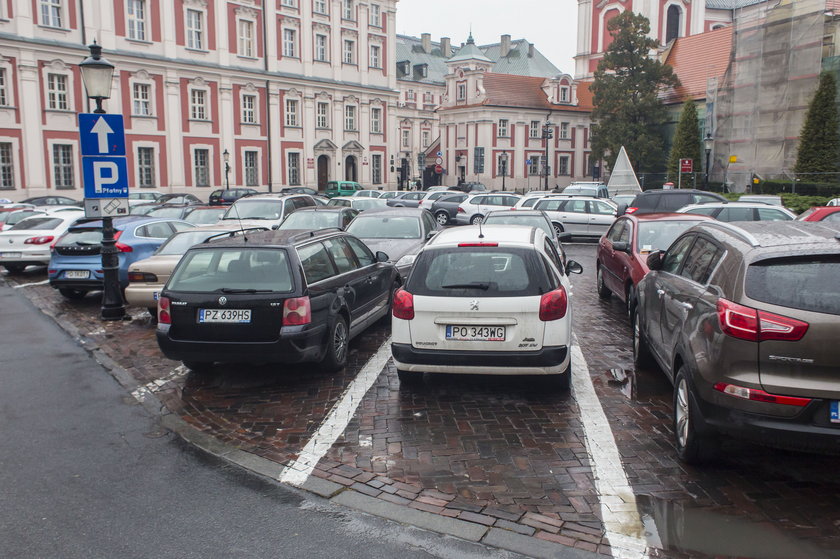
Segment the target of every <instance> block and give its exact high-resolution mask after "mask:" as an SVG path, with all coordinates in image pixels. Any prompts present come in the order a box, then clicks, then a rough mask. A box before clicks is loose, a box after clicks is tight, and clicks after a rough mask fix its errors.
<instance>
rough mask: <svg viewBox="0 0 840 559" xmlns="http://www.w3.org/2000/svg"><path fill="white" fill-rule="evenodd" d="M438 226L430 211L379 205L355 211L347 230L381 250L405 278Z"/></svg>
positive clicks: (372, 247) (375, 248)
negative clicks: (366, 209) (362, 210)
mask: <svg viewBox="0 0 840 559" xmlns="http://www.w3.org/2000/svg"><path fill="white" fill-rule="evenodd" d="M439 229H440V225H439V224H438V222H437V221H435V218H434V216H432V214H431V212H429V211H427V210H424V209H421V208H378V209H372V210H368V211H366V212H362V213H360V214H359V215H357V216H356V217H355V218H354V219H353V221H351V222H350V225H348V226H347V232H348V233H350V234H352V235H354V236H356V237H358V238H359V239H361V240H362V241H364V243H365V244H366V245H367V246H368V247H369V248H370V249H371V250H373V251H374V252H376V251H382V252H384V253H385V254H387V255H388V258H389V260H390V261H391V262H393V263H394V265H396V267H397V271H398V272H399V273H400V276H401V277H403V278H405V277H407V276H408V271H409V270H410V269H411V265H412V264H413V263H414V258H415V257H416V256H417V253H418V252H420V249H421V248H423V245H424V244H426V241H428V240H429V239H431V238H432V237H434V235H435V233H437V231H438V230H439Z"/></svg>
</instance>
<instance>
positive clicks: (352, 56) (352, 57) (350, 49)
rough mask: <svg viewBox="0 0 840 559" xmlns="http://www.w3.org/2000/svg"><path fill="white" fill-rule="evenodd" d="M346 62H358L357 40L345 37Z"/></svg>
mask: <svg viewBox="0 0 840 559" xmlns="http://www.w3.org/2000/svg"><path fill="white" fill-rule="evenodd" d="M344 63H345V64H355V63H356V41H351V40H349V39H344Z"/></svg>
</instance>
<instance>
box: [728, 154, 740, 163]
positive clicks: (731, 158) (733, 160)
mask: <svg viewBox="0 0 840 559" xmlns="http://www.w3.org/2000/svg"><path fill="white" fill-rule="evenodd" d="M729 162H730V163H738V156H737V155H730V156H729Z"/></svg>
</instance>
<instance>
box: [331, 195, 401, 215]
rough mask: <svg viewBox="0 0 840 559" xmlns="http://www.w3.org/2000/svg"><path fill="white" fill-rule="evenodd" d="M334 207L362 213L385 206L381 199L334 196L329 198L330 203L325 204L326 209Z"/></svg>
mask: <svg viewBox="0 0 840 559" xmlns="http://www.w3.org/2000/svg"><path fill="white" fill-rule="evenodd" d="M336 206H338V207H344V208H353V209H355V210H359V211H360V212H363V211H365V210H370V209H374V208H384V207H386V206H387V204H386V202H385V200H383V199H382V198H366V197H364V196H336V197H335V198H330V201H329V202H327V207H336Z"/></svg>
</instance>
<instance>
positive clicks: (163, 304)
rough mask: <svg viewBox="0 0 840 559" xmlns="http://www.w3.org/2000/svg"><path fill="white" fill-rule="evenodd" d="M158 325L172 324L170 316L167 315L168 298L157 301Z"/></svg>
mask: <svg viewBox="0 0 840 559" xmlns="http://www.w3.org/2000/svg"><path fill="white" fill-rule="evenodd" d="M158 324H172V315H170V314H169V297H160V298H159V299H158Z"/></svg>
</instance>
